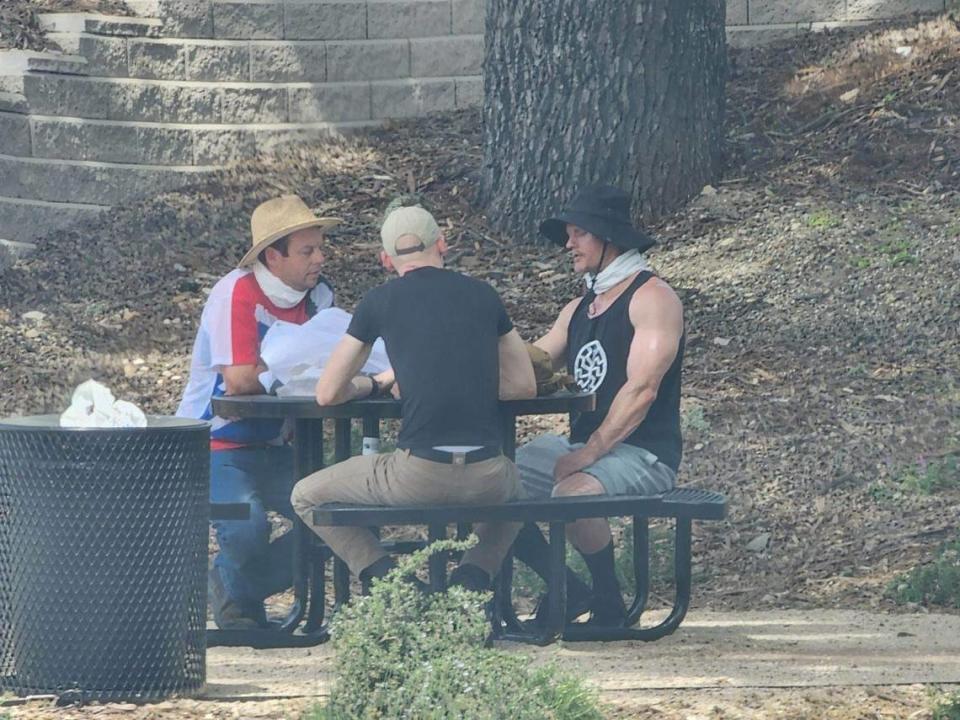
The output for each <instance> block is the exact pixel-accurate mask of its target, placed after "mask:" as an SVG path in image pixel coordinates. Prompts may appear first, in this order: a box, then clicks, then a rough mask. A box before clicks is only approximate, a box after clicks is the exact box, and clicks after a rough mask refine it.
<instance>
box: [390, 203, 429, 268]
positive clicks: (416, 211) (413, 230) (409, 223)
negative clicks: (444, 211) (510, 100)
mask: <svg viewBox="0 0 960 720" xmlns="http://www.w3.org/2000/svg"><path fill="white" fill-rule="evenodd" d="M407 235H412V236H413V237H415V238H417V239H418V240H419V241H420V242H419V243H417V244H415V245H412V246H408V247H401V249H399V250H398V249H397V241H398V240H399V239H400V238H402V237H405V236H407ZM439 237H440V227H439V226H438V225H437V221H436V220H434V219H433V215H431V214H430V213H428V212H427V211H426V210H424V209H423V208H421V207H402V208H397V209H396V210H394V211H393V212H392V213H390V214H389V215H387V219H386V220H384V221H383V225H382V226H381V227H380V239H381V240H382V241H383V249H384V250H385V251H386V253H387V255H390V256H391V257H396V256H398V255H409V254H411V253H416V252H422V251H423V250H426V249H427V248H428V247H430V246H431V245H433V244H434V243H435V242H436V241H437V239H438V238H439Z"/></svg>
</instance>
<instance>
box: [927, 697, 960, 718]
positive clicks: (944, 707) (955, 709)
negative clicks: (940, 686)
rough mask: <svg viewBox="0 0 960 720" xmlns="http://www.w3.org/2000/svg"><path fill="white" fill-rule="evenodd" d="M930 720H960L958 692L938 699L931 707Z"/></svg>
mask: <svg viewBox="0 0 960 720" xmlns="http://www.w3.org/2000/svg"><path fill="white" fill-rule="evenodd" d="M931 717H932V720H960V692H955V693H952V694H950V695H945V696H943V697H941V698H939V699H938V700H937V701H936V703H935V704H934V706H933V715H932V716H931Z"/></svg>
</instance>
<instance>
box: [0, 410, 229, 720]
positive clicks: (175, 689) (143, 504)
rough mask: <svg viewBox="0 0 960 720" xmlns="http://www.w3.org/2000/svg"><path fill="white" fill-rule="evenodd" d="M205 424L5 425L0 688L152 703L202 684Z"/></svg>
mask: <svg viewBox="0 0 960 720" xmlns="http://www.w3.org/2000/svg"><path fill="white" fill-rule="evenodd" d="M209 437H210V435H209V426H208V425H207V424H206V423H203V422H198V421H195V420H183V419H180V418H172V417H150V418H148V426H147V427H146V428H129V429H127V428H122V429H113V428H109V429H108V428H102V429H101V428H96V429H94V428H61V427H59V418H58V417H57V416H55V415H49V416H48V415H44V416H34V417H26V418H11V419H8V420H2V421H0V689H2V690H5V691H10V692H14V693H16V694H18V695H32V694H56V695H60V696H64V695H67V696H69V697H71V698H75V699H77V700H81V701H87V700H99V701H103V702H106V701H118V700H127V701H130V700H134V701H137V700H156V699H161V698H164V697H168V696H170V695H172V694H179V693H186V692H189V691H195V690H197V689H199V688H200V687H202V685H203V683H204V681H205V675H206V669H205V652H206V645H205V628H206V590H207V586H206V568H207V539H208V528H207V523H208V516H209V510H208V507H209V505H208V503H209V497H208V495H209V482H210V450H209Z"/></svg>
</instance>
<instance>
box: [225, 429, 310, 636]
mask: <svg viewBox="0 0 960 720" xmlns="http://www.w3.org/2000/svg"><path fill="white" fill-rule="evenodd" d="M293 440H294V441H293V469H294V475H295V478H296V479H298V480H299V479H300V478H302V477H306V476H307V475H309V474H310V473H312V472H314V471H315V470H319V469H320V468H322V467H323V422H322V420H297V421H296V424H295V430H294V439H293ZM290 532H291V533H293V552H292V557H291V563H292V564H293V596H294V601H293V606H292V607H291V608H290V611H289V612H288V613H287V616H286V617H285V618H283V620H281V622H280V629H279V630H265V629H254V630H208V631H207V646H208V647H217V646H230V647H237V646H245V647H253V648H259V649H264V648H293V647H311V646H314V645H319V644H320V643H322V642H325V641H326V640H327V639H329V634H328V633H327V632H326V629H325V628H324V627H323V611H324V606H323V603H324V595H323V593H319V594H317V593H316V591H315V588H316V585H315V580H314V579H312V578H311V569H313V570H314V572H315V570H316V568H315V567H314V568H311V565H312V563H311V562H310V553H311V550H312V548H311V547H310V542H311V532H310V530H309V528H307V526H306V525H305V524H304V523H303V521H302V520H300V518H294V521H293V528H292V529H291V530H290ZM305 617H306V618H307V623H306V625H305V626H304V627H303V634H297V633H295V632H294V631H295V630H296V629H297V628H298V627H299V625H300V623H301V621H302V620H303V619H304V618H305Z"/></svg>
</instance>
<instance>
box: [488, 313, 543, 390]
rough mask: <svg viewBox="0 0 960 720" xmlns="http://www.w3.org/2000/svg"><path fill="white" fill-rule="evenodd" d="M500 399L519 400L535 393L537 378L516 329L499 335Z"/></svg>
mask: <svg viewBox="0 0 960 720" xmlns="http://www.w3.org/2000/svg"><path fill="white" fill-rule="evenodd" d="M497 350H498V353H499V356H500V399H501V400H520V399H522V398H532V397H535V396H536V394H537V380H536V378H535V377H534V375H533V364H532V363H531V362H530V355H529V354H528V353H527V348H526V346H525V345H524V344H523V340H522V339H521V338H520V334H519V333H518V332H517V331H516V330H511V331H510V332H508V333H507V334H506V335H503V336H501V337H500V342H499V344H498V348H497Z"/></svg>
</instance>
